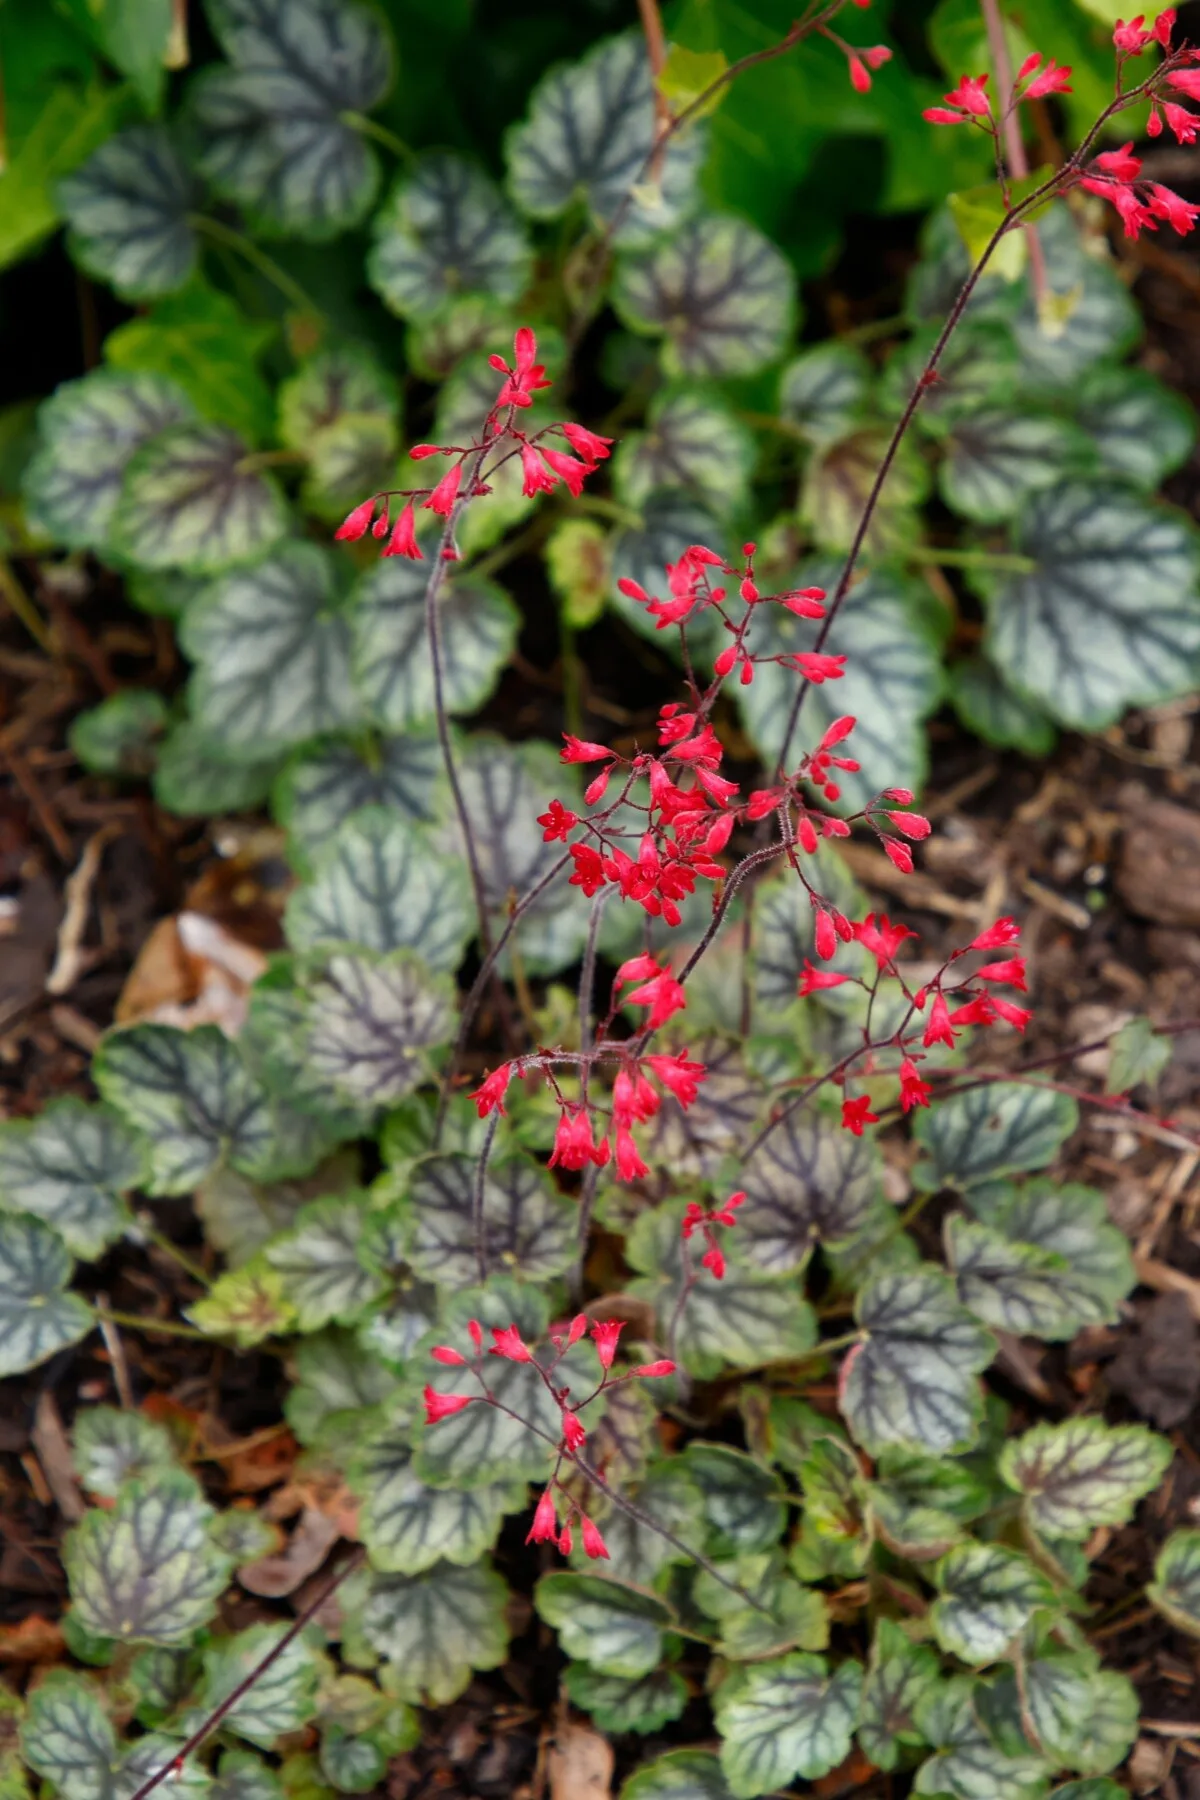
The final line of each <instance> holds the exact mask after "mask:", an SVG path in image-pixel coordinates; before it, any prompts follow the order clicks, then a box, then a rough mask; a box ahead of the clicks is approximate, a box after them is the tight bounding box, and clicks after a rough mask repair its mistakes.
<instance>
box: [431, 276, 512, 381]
mask: <svg viewBox="0 0 1200 1800" xmlns="http://www.w3.org/2000/svg"><path fill="white" fill-rule="evenodd" d="M511 329H512V315H511V311H510V309H509V308H508V307H506V306H501V305H499V304H497V302H496V301H494V300H493V299H492V298H491V297H490V296H489V295H487V294H464V295H463V296H462V298H461V299H458V300H451V301H449V302H448V303H447V304H446V305H445V306H443V307H442V308H441V310H440V311H439V312H436V313H433V314H431V315H430V316H429V317H428V318H424V319H415V320H414V321H413V323H412V324H411V325H410V326H409V328H408V331H407V333H406V335H405V354H406V355H407V358H408V365H409V367H410V369H411V370H412V372H413V374H414V375H419V376H420V377H421V378H422V380H424V381H445V380H446V378H447V376H450V375H453V374H454V372H455V370H456V369H458V368H459V366H460V364H462V363H463V362H464V361H465V360H466V359H467V358H472V359H473V358H474V357H475V356H477V355H478V354H479V352H480V351H488V350H490V348H491V346H492V345H494V344H499V343H500V342H501V341H502V340H503V339H504V336H505V333H506V332H509V331H511Z"/></svg>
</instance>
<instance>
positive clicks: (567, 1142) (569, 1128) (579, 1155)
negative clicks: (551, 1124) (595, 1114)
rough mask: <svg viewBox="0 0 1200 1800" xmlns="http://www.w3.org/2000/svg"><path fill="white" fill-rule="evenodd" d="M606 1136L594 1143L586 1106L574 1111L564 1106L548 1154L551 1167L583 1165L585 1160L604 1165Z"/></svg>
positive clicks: (606, 1147) (577, 1166)
mask: <svg viewBox="0 0 1200 1800" xmlns="http://www.w3.org/2000/svg"><path fill="white" fill-rule="evenodd" d="M609 1154H610V1152H609V1148H608V1140H607V1139H602V1140H601V1142H600V1143H599V1144H597V1143H596V1142H595V1141H594V1139H593V1137H592V1121H591V1117H590V1115H589V1114H588V1112H587V1110H586V1108H585V1107H578V1108H576V1109H575V1110H574V1111H572V1109H571V1108H570V1107H567V1108H565V1109H564V1110H563V1112H561V1113H560V1114H559V1119H558V1129H557V1131H556V1132H555V1134H554V1149H553V1151H552V1152H551V1155H550V1162H549V1167H550V1168H552V1169H582V1168H583V1167H584V1166H585V1164H587V1163H595V1164H596V1166H597V1168H601V1169H602V1168H603V1167H604V1165H605V1163H606V1162H607V1161H608V1158H609Z"/></svg>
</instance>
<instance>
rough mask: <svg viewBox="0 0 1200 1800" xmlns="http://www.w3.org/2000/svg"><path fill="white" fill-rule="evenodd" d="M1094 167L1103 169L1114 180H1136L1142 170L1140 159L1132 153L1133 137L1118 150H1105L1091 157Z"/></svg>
mask: <svg viewBox="0 0 1200 1800" xmlns="http://www.w3.org/2000/svg"><path fill="white" fill-rule="evenodd" d="M1093 161H1094V163H1095V166H1096V168H1098V169H1103V171H1104V173H1105V174H1106V175H1111V176H1112V178H1113V180H1114V181H1136V180H1137V178H1138V176H1139V175H1140V174H1141V172H1142V161H1141V158H1140V157H1139V156H1134V154H1133V139H1132V138H1131V139H1130V140H1129V142H1128V143H1127V144H1122V145H1121V148H1120V149H1119V150H1105V151H1102V153H1101V154H1100V155H1099V156H1097V157H1095V158H1093Z"/></svg>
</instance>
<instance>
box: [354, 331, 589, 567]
mask: <svg viewBox="0 0 1200 1800" xmlns="http://www.w3.org/2000/svg"><path fill="white" fill-rule="evenodd" d="M537 353H538V349H537V338H536V336H535V335H534V333H533V332H532V331H531V330H530V328H529V326H528V325H522V326H521V327H520V329H519V330H518V331H517V333H516V335H515V337H514V339H513V361H512V362H511V363H509V362H506V360H505V359H504V357H502V356H489V358H488V362H489V363H490V365H491V367H492V368H493V369H495V371H496V372H497V374H500V375H503V377H504V380H503V382H502V384H501V386H500V389H499V392H498V393H497V395H496V400H495V403H494V405H493V406H492V409H491V411H490V412H489V413H488V415H487V418H486V419H485V420H484V424H483V430H482V432H481V434H480V436H479V437H478V438H477V439H475V440H474V441H472V442H471V443H469V444H416V445H414V447H413V448H412V449H411V450H410V451H409V456H410V457H411V459H412V460H413V461H414V462H424V461H425V460H426V459H427V458H429V457H431V456H449V457H453V459H454V460H453V462H452V463H451V465H450V467H449V468H448V469H447V471H446V473H445V474H444V475H443V476H442V478H441V479H440V481H438V482H436V483H435V484H434V485H433V486H432V487H420V488H393V489H388V490H386V491H381V492H379V493H376V494H372V495H371V496H370V498H369V499H367V500H364V501H362V503H361V504H360V505H358V506H356V507H355V508H354V509H353V511H351V512H349V513H348V514H347V515H346V517H345V519H344V520H343V521H342V523H341V524H340V525H339V526H338V528H337V530H336V531H335V532H334V534H333V535H334V537H335V538H338V539H340V540H342V541H350V542H354V541H356V540H357V539H359V538H362V537H365V536H366V535H367V532H368V531H369V532H370V533H371V535H372V536H373V537H376V538H381V539H382V538H386V540H387V542H386V543H385V544H384V547H383V554H384V556H406V557H408V558H410V560H412V561H414V562H421V561H423V559H424V553H423V551H422V549H421V546H420V545H419V543H418V542H417V520H416V511H415V508H416V506H417V505H418V504H419V505H420V507H421V508H422V510H423V511H425V512H431V513H434V514H436V515H437V516H438V517H439V518H442V519H446V520H449V519H451V518H452V516H453V515H454V514H455V512H456V509H458V508H460V507H461V506H462V505H463V504H465V503H466V501H468V500H474V499H479V498H480V497H481V496H483V495H484V494H487V493H490V492H491V489H490V488H489V486H488V482H489V479H490V477H491V476H493V475H494V474H495V473H496V470H497V469H499V468H500V467H501V466H502V465H503V464H504V463H506V462H508V461H509V460H510V458H512V457H514V456H519V457H520V459H521V470H522V476H523V483H522V492H523V493H524V494H525V495H526V496H531V495H534V494H540V493H551V492H552V491H553V490H554V489H555V488H556V487H557V486H558V484H559V482H561V483H562V484H563V486H564V487H565V488H566V489H567V491H568V492H569V493H570V494H572V495H573V496H578V495H579V494H580V493H581V492H582V489H583V484H584V482H585V481H586V480H587V477H588V476H589V475H592V474H594V473H595V470H596V467H597V464H598V463H600V462H601V461H602V460H603V459H604V458H605V457H607V455H608V452H609V446H610V445H611V443H612V439H611V438H606V437H601V436H600V435H599V434H598V433H597V432H594V431H588V430H587V429H586V428H585V427H584V426H582V425H575V424H572V423H570V422H569V421H565V420H564V421H562V422H559V423H556V424H553V425H548V426H546V427H544V429H543V430H541V431H539V432H536V433H534V434H533V435H532V436H530V435H528V434H527V433H525V432H523V431H520V430H518V429H517V427H516V425H515V423H514V420H515V418H516V417H517V415H518V413H519V411H520V410H521V409H522V408H524V407H529V406H532V405H533V397H534V395H535V394H536V393H537V392H538V391H539V389H541V388H547V387H549V386H550V385H551V383H550V380H549V378H548V376H547V374H546V371H545V368H544V367H543V365H542V364H541V363H540V362H538V360H537ZM556 434H557V436H559V437H560V438H562V439H563V440H564V441H565V443H566V444H567V445H568V447H569V449H570V450H571V451H572V452H573V453H574V454H572V455H568V454H567V453H566V452H565V451H563V450H561V449H558V448H556V447H555V445H554V443H553V442H552V441H551V440H552V439H553V438H554V436H555V435H556ZM396 499H402V500H403V501H404V505H403V506H402V507H401V509H400V512H399V513H398V515H397V516H396V517H395V519H394V520H393V518H392V502H393V500H396ZM445 554H446V556H447V557H448V558H449V559H451V560H454V559H455V558H456V557H457V554H458V553H457V551H456V550H455V548H454V545H453V541H451V542H450V543H449V544H448V545H447V548H446V551H445Z"/></svg>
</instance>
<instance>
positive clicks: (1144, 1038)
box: [1104, 1017, 1174, 1094]
mask: <svg viewBox="0 0 1200 1800" xmlns="http://www.w3.org/2000/svg"><path fill="white" fill-rule="evenodd" d="M1173 1050H1174V1042H1173V1040H1172V1039H1171V1038H1169V1037H1160V1036H1159V1035H1158V1034H1157V1033H1156V1032H1155V1029H1154V1027H1153V1025H1152V1024H1151V1023H1150V1021H1149V1019H1147V1018H1145V1017H1140V1018H1136V1019H1130V1020H1129V1022H1128V1024H1126V1025H1122V1027H1121V1029H1120V1031H1118V1032H1117V1034H1116V1036H1115V1037H1114V1038H1113V1040H1112V1046H1111V1051H1110V1056H1109V1064H1108V1074H1107V1076H1106V1077H1105V1081H1104V1086H1105V1091H1106V1092H1107V1093H1110V1094H1127V1093H1128V1092H1129V1090H1130V1088H1134V1087H1138V1086H1140V1085H1141V1083H1142V1082H1145V1084H1146V1086H1147V1087H1153V1086H1154V1084H1155V1082H1156V1081H1157V1080H1158V1078H1159V1076H1160V1075H1161V1074H1162V1072H1163V1070H1164V1069H1165V1068H1166V1066H1167V1064H1168V1063H1169V1062H1170V1060H1171V1055H1172V1052H1173Z"/></svg>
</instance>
